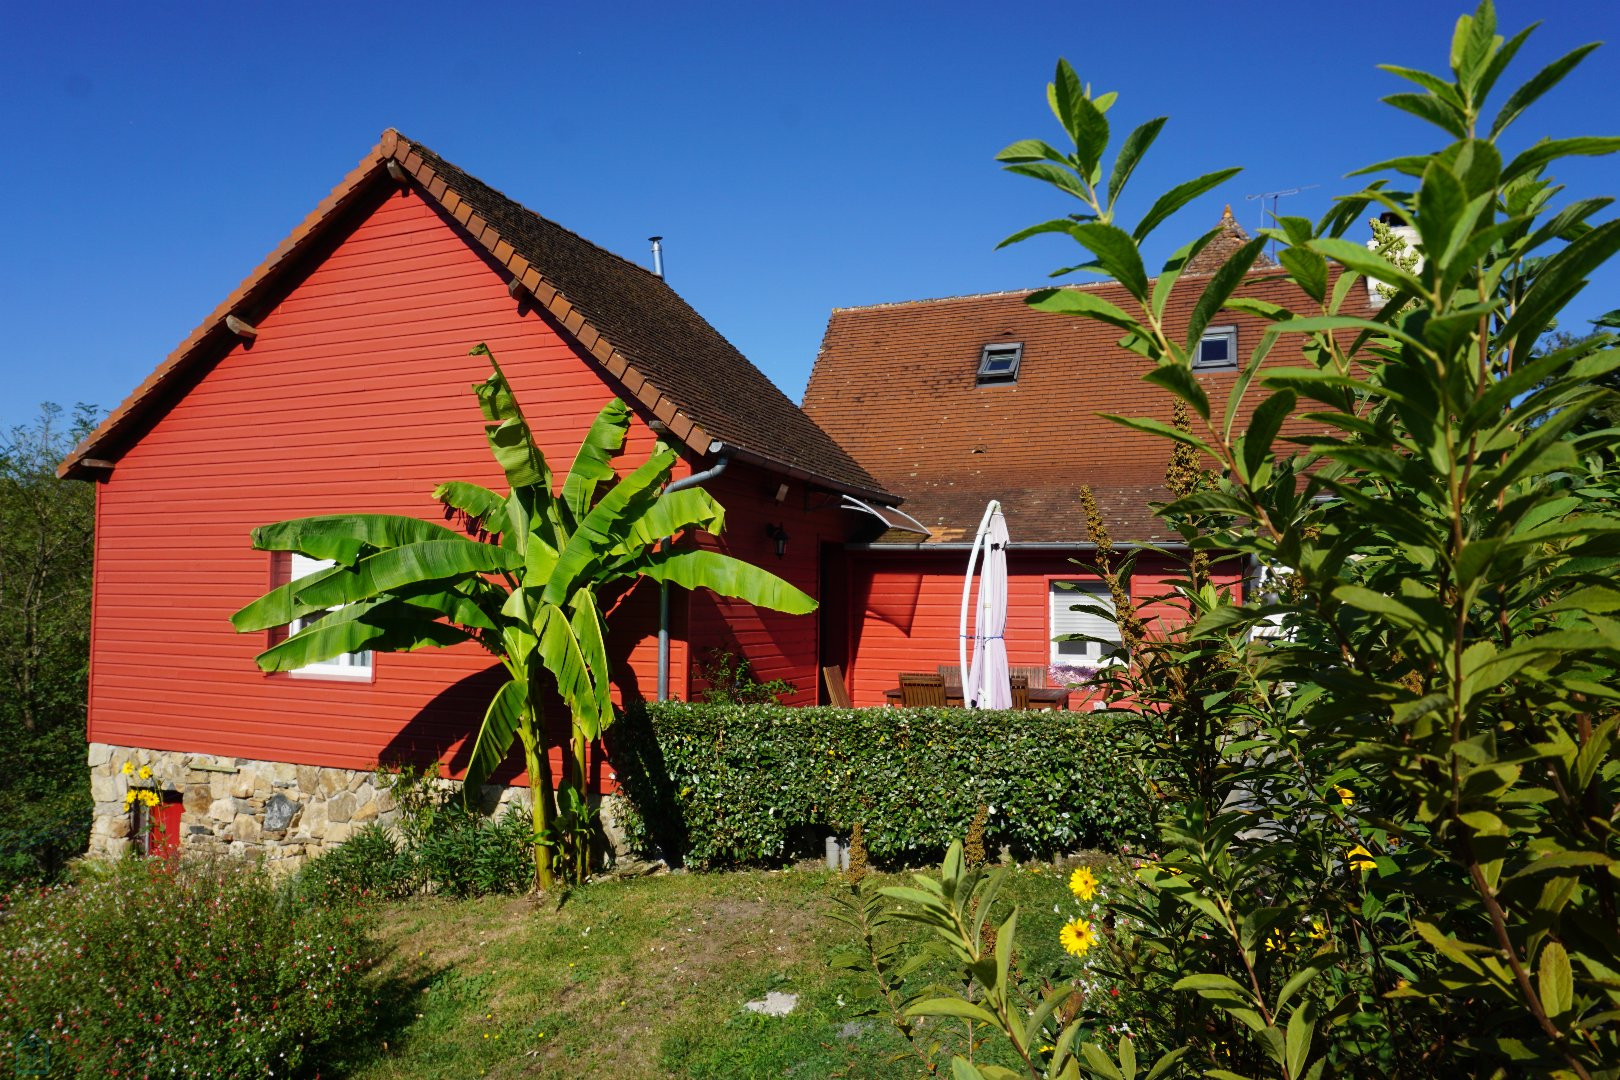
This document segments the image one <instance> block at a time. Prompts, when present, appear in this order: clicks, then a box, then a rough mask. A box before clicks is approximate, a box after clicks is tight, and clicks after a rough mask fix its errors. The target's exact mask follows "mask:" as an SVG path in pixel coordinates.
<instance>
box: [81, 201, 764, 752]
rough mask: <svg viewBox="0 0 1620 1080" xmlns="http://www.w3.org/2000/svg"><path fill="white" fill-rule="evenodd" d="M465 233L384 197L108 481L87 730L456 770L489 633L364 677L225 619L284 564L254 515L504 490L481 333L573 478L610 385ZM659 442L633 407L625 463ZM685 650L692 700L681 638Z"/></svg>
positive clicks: (644, 610) (632, 637) (420, 206)
mask: <svg viewBox="0 0 1620 1080" xmlns="http://www.w3.org/2000/svg"><path fill="white" fill-rule="evenodd" d="M456 229H457V227H455V226H454V224H453V223H452V222H450V221H449V220H448V219H446V218H444V217H443V216H442V215H440V214H439V213H438V212H436V211H435V210H434V209H432V208H430V207H429V206H428V205H426V204H424V203H423V201H422V200H421V199H420V198H418V197H417V196H415V195H410V194H405V195H397V194H396V195H394V196H392V197H390V198H389V199H388V200H387V201H386V202H384V203H382V204H381V205H380V206H378V207H377V209H376V210H375V211H374V212H372V213H371V214H370V215H369V216H368V217H366V218H365V219H364V220H363V221H362V222H361V223H360V224H359V225H358V226H357V227H356V228H355V230H354V232H353V233H352V234H351V235H350V236H349V237H348V238H347V239H346V240H345V241H344V242H343V243H342V244H341V245H340V246H339V247H338V248H337V250H336V251H335V252H334V253H333V254H332V255H331V256H330V257H329V258H328V259H326V260H325V261H324V262H322V263H321V264H320V265H319V266H318V267H316V268H315V269H314V270H313V271H312V272H311V274H310V275H309V277H308V278H307V280H305V281H304V282H303V283H302V284H301V285H299V286H298V287H297V288H296V289H295V290H294V291H293V292H292V294H291V295H290V296H289V297H288V298H287V299H286V300H285V301H284V302H283V303H281V304H280V305H279V306H278V307H277V308H276V309H275V310H273V311H272V312H270V313H269V314H268V315H266V316H264V317H263V318H261V319H260V320H259V323H258V326H259V334H258V337H257V339H256V340H255V341H254V342H253V343H252V344H251V345H250V346H247V347H238V348H236V349H234V350H233V351H232V352H231V353H230V354H228V355H227V356H226V357H224V358H223V359H222V360H221V361H220V362H219V363H218V364H217V365H216V366H215V367H214V368H213V369H212V370H211V371H210V372H209V373H208V374H206V375H205V376H203V377H202V378H201V380H200V381H199V382H198V383H197V384H196V385H195V387H193V388H192V389H191V390H190V391H189V393H187V394H186V396H185V397H184V398H183V399H181V400H180V401H179V402H178V403H176V404H175V405H174V407H173V408H172V409H171V410H170V411H169V412H168V413H167V414H166V415H164V416H163V418H162V419H161V420H159V421H158V422H157V423H156V424H155V426H153V427H152V429H151V430H150V431H149V432H148V433H147V434H146V435H145V436H144V437H143V438H142V439H141V440H140V441H139V442H138V443H137V444H136V445H135V446H133V447H132V448H130V449H129V450H128V451H127V453H126V454H125V455H124V456H123V458H122V459H121V460H120V461H119V463H118V465H117V468H116V469H115V470H114V472H113V473H112V474H111V476H110V478H108V479H107V480H105V481H104V482H103V483H102V484H101V487H100V491H99V492H98V495H99V499H98V507H97V514H98V519H99V528H98V531H97V540H96V580H95V612H94V628H95V634H94V641H93V644H92V674H91V707H90V713H89V737H90V739H92V740H95V741H101V742H109V743H119V744H130V745H137V746H146V747H152V748H155V749H167V750H181V751H197V752H201V753H220V754H232V755H238V756H243V757H255V758H265V759H271V760H279V761H293V762H300V763H308V764H318V765H329V766H337V767H347V768H359V767H365V766H368V765H371V764H373V763H375V762H376V761H378V759H379V758H387V757H389V756H393V755H398V754H410V755H413V756H418V757H422V756H437V757H444V758H445V759H446V760H450V761H452V762H455V763H457V764H459V761H460V757H459V756H458V755H457V754H456V753H455V751H456V750H457V749H458V747H459V746H460V744H461V742H462V741H463V740H464V739H465V737H466V736H467V735H468V733H469V732H470V731H472V730H473V729H474V727H475V726H476V723H477V721H478V719H479V718H480V717H481V715H482V706H483V704H484V702H486V701H487V695H488V693H489V691H490V689H491V688H492V687H493V686H494V685H495V684H496V681H497V678H498V674H499V673H498V672H496V671H492V668H493V667H494V661H493V660H492V658H490V657H489V656H488V655H487V654H485V653H483V652H482V651H481V650H479V649H477V648H476V647H473V646H471V645H466V646H458V647H456V648H453V649H448V650H429V651H424V652H419V653H414V654H409V655H381V656H377V657H376V658H375V680H374V681H372V682H366V683H354V682H333V681H321V680H315V679H307V678H294V677H288V676H285V675H275V676H267V675H264V674H262V673H260V672H259V671H258V669H257V668H256V667H255V666H254V664H253V656H254V654H255V653H257V652H259V651H260V650H261V649H263V648H264V647H265V642H266V636H265V635H263V634H246V635H238V634H236V633H235V632H234V631H233V630H232V628H231V626H230V624H229V622H228V621H227V620H228V618H229V616H230V614H231V613H232V612H233V611H235V610H236V609H237V608H238V607H240V606H241V605H243V604H245V603H247V602H249V601H250V600H252V599H254V598H255V597H257V596H258V595H260V594H261V593H262V592H263V591H264V590H265V588H266V587H267V586H268V584H269V582H270V578H269V556H268V554H267V553H265V552H258V551H254V550H252V549H251V547H250V546H249V541H248V535H249V532H250V530H251V529H252V528H253V527H254V526H256V525H261V524H264V523H266V522H271V521H277V520H280V519H283V518H290V517H300V516H304V515H309V514H324V513H337V512H347V511H369V512H387V513H396V514H410V515H415V516H419V517H423V518H428V519H440V518H441V516H442V515H441V510H440V508H439V506H438V505H437V504H435V503H434V501H433V500H432V498H431V497H430V493H431V491H432V490H433V488H434V486H435V485H436V484H437V483H439V482H440V481H443V480H448V479H464V480H472V481H476V482H479V483H483V484H487V485H489V486H491V487H496V488H504V486H505V485H504V481H503V478H502V477H501V475H500V472H499V470H498V469H497V468H496V466H495V464H494V462H493V460H492V458H491V457H490V454H489V451H488V449H487V447H486V445H485V442H484V435H483V421H482V417H481V416H480V414H479V411H478V407H477V403H476V401H475V399H474V397H473V395H472V393H471V390H470V385H471V384H472V383H474V382H476V381H479V380H481V379H482V378H484V376H485V375H486V374H487V373H488V365H487V361H485V360H484V359H483V358H482V357H475V356H468V355H467V350H468V348H469V347H470V346H472V345H473V344H475V343H477V342H479V341H486V342H488V343H489V345H490V346H491V348H493V349H494V350H495V352H496V354H497V356H498V357H499V359H500V360H501V363H502V366H503V368H504V369H505V370H506V372H507V373H508V375H509V377H510V378H511V381H512V383H513V385H514V387H515V389H516V391H517V395H518V398H519V400H520V401H521V402H522V404H523V406H524V408H525V410H526V412H527V414H528V416H529V419H530V423H531V425H532V426H533V428H534V429H535V432H536V435H537V437H538V439H539V441H540V442H541V443H542V445H543V448H544V450H545V451H546V453H547V456H548V458H549V459H550V460H551V462H552V464H553V467H554V469H555V470H556V471H557V472H558V473H559V474H561V473H563V472H566V470H567V466H568V463H569V462H570V461H571V460H572V456H573V451H574V449H575V447H576V446H577V444H578V442H579V441H580V439H581V438H582V437H583V435H584V434H585V431H586V430H587V428H588V426H589V424H590V421H591V420H592V418H593V417H594V416H595V414H596V412H597V410H598V409H599V408H600V407H601V406H602V405H603V404H604V403H605V402H606V401H607V399H608V398H609V397H610V396H611V395H612V394H613V393H614V392H615V389H616V388H615V386H614V385H613V384H612V382H611V380H609V379H608V378H607V376H606V375H605V373H603V372H602V371H601V370H600V369H599V368H598V367H597V366H596V365H595V364H594V363H593V362H589V361H587V360H585V359H583V358H582V357H581V356H580V355H579V354H577V353H576V351H575V349H574V348H573V347H572V346H571V345H570V344H569V343H568V342H567V341H566V340H565V339H564V338H563V337H561V336H560V335H559V334H558V333H557V331H556V330H555V329H553V328H552V327H551V326H549V325H547V323H546V322H545V321H543V319H542V318H541V317H540V316H539V315H536V314H532V313H530V314H520V313H519V311H518V310H517V305H516V303H515V302H514V301H513V300H512V299H511V297H510V296H508V294H507V292H506V288H505V285H504V281H503V278H502V277H501V276H499V275H498V274H497V273H496V272H495V271H494V269H493V268H492V266H491V265H490V264H489V263H488V262H487V261H486V259H485V258H484V257H483V256H482V255H481V254H479V253H477V252H475V251H474V250H473V249H472V248H471V247H469V246H468V244H467V242H466V241H465V240H464V239H463V237H462V236H461V235H459V234H458V232H457V231H456ZM654 439H655V437H654V435H653V433H652V432H651V430H650V429H649V428H648V427H647V426H646V425H645V424H644V423H643V422H641V420H640V419H639V418H638V420H637V421H636V422H635V423H634V424H633V426H632V430H631V434H630V438H629V440H628V445H627V450H626V453H625V456H624V459H623V460H624V461H625V463H626V467H627V468H629V467H633V466H634V465H635V464H636V463H639V462H640V461H641V460H643V459H644V457H645V455H646V454H647V452H648V451H649V450H650V448H651V446H652V444H653V442H654ZM685 471H687V467H686V465H685V464H684V463H683V464H682V465H681V466H680V468H679V472H680V473H682V474H684V472H685ZM734 509H735V508H734ZM656 612H657V605H656V596H655V594H654V593H653V590H652V589H651V588H650V587H648V586H645V585H644V586H641V587H640V588H639V589H638V590H637V591H636V593H634V594H633V595H631V596H630V597H628V598H627V599H626V600H625V602H624V603H623V604H621V605H620V609H619V610H617V611H615V613H614V615H613V617H612V620H611V623H610V625H611V627H612V632H613V642H614V651H615V653H616V654H617V656H618V657H619V658H620V660H621V662H622V664H623V668H624V673H625V678H624V679H622V680H621V681H622V682H624V683H625V684H626V685H629V686H631V687H632V688H639V689H640V690H641V692H643V693H646V694H647V695H649V696H650V695H651V693H652V689H653V685H654V679H655V665H656ZM673 654H674V655H673V660H674V662H673V664H672V668H673V671H674V673H675V685H674V689H675V690H676V692H677V693H680V694H684V693H685V690H686V687H685V685H684V683H685V680H684V675H685V672H686V656H685V649H684V646H683V645H682V644H681V643H679V642H677V643H676V645H675V647H674V649H673Z"/></svg>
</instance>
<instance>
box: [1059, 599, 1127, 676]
mask: <svg viewBox="0 0 1620 1080" xmlns="http://www.w3.org/2000/svg"><path fill="white" fill-rule="evenodd" d="M1065 585H1077V586H1079V588H1077V589H1070V588H1064V587H1063V586H1065ZM1046 598H1047V599H1046V609H1047V610H1046V618H1047V624H1046V625H1047V630H1048V631H1049V633H1048V634H1047V638H1048V639H1049V640H1050V641H1051V646H1050V649H1049V655H1050V657H1051V663H1052V664H1053V665H1054V666H1065V667H1075V666H1079V667H1102V666H1103V665H1104V664H1106V663H1108V662H1109V661H1110V660H1111V659H1113V658H1114V657H1115V656H1116V655H1117V654H1118V651H1119V650H1118V649H1117V648H1112V649H1110V648H1107V647H1105V646H1103V645H1102V644H1100V643H1098V642H1095V641H1058V640H1056V638H1057V636H1058V635H1059V634H1091V635H1093V636H1095V637H1100V638H1105V639H1107V640H1108V641H1112V642H1115V643H1119V640H1120V639H1119V626H1118V624H1116V623H1115V622H1113V621H1112V620H1105V619H1103V618H1101V617H1100V616H1097V615H1093V614H1091V613H1089V612H1082V611H1071V610H1070V608H1072V607H1073V606H1074V605H1076V604H1085V603H1089V604H1091V606H1093V607H1099V608H1103V609H1106V610H1108V611H1113V610H1114V598H1113V597H1112V596H1111V595H1110V594H1109V592H1108V586H1107V585H1106V584H1104V583H1103V582H1101V581H1098V580H1097V579H1095V578H1090V579H1086V578H1053V579H1051V580H1049V581H1048V582H1047V584H1046Z"/></svg>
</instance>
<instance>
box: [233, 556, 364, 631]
mask: <svg viewBox="0 0 1620 1080" xmlns="http://www.w3.org/2000/svg"><path fill="white" fill-rule="evenodd" d="M342 572H343V567H341V566H327V567H323V568H322V569H320V570H317V571H315V572H314V573H313V574H305V575H304V576H303V577H301V578H298V579H296V580H293V581H289V582H288V583H287V584H285V585H282V586H279V587H277V588H274V589H271V590H270V591H269V592H267V593H265V594H264V595H263V596H261V597H259V598H258V599H257V600H255V601H253V603H251V604H249V605H247V606H246V607H244V608H243V609H242V610H241V611H238V612H237V613H236V614H235V615H232V616H231V625H232V626H234V627H236V631H237V633H239V634H244V633H247V632H249V631H251V630H268V629H270V628H271V627H272V626H286V625H287V624H288V623H290V622H292V621H293V620H294V619H301V618H303V617H304V616H305V615H312V614H314V613H315V612H317V611H322V610H324V609H325V605H322V606H321V607H311V606H310V605H309V604H300V603H298V602H297V601H296V600H295V599H294V597H295V596H296V595H297V594H298V590H299V589H303V588H307V587H309V586H311V585H314V584H315V583H316V582H319V581H324V580H325V579H326V578H329V577H331V576H333V575H334V574H340V573H342Z"/></svg>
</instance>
